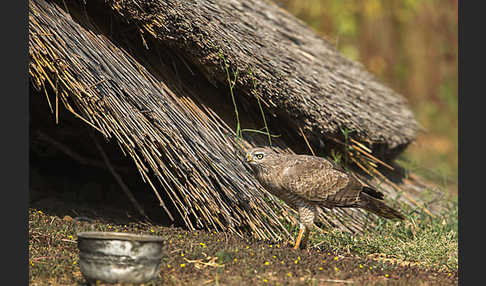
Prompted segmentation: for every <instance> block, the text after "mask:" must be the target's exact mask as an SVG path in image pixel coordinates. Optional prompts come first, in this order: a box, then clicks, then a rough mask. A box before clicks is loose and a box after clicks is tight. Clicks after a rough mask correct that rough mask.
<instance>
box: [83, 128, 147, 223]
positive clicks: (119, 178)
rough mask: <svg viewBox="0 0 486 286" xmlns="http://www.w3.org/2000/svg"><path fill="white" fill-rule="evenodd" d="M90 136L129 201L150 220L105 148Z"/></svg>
mask: <svg viewBox="0 0 486 286" xmlns="http://www.w3.org/2000/svg"><path fill="white" fill-rule="evenodd" d="M89 135H90V136H91V138H92V139H93V141H94V143H95V145H96V147H97V148H98V150H99V151H100V153H101V156H102V157H103V161H105V164H106V166H107V167H108V170H109V171H110V172H111V174H112V175H113V177H115V180H116V181H117V182H118V184H119V185H120V187H121V189H122V190H123V192H124V193H125V194H126V195H127V197H128V199H129V200H130V201H131V202H132V204H133V205H134V206H135V208H136V209H137V210H138V212H139V213H140V214H141V215H142V216H143V217H145V218H146V219H147V220H150V219H149V217H148V216H147V215H146V214H145V211H144V210H143V208H142V207H141V206H140V204H139V203H138V202H137V200H136V199H135V197H134V196H133V194H132V192H131V191H130V189H128V187H127V185H125V183H124V182H123V180H122V178H121V177H120V175H118V173H117V172H116V171H115V169H114V168H113V166H112V165H111V163H110V160H109V159H108V156H107V155H106V153H105V151H103V148H102V147H101V145H100V144H99V143H98V140H96V137H95V136H94V134H93V132H92V131H90V132H89Z"/></svg>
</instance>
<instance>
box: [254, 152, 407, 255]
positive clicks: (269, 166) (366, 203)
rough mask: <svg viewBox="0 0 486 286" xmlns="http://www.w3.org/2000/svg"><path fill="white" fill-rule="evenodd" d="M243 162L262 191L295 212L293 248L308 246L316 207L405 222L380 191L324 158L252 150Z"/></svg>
mask: <svg viewBox="0 0 486 286" xmlns="http://www.w3.org/2000/svg"><path fill="white" fill-rule="evenodd" d="M246 161H247V162H248V163H249V165H250V166H251V168H252V170H253V171H254V173H255V176H256V178H257V180H258V181H259V182H260V184H261V185H262V186H263V187H265V189H267V190H268V191H269V192H270V193H272V194H273V195H275V196H277V197H278V198H280V199H281V200H283V201H284V202H285V203H287V205H289V206H290V207H291V208H293V209H295V210H296V211H297V212H298V214H299V222H300V223H299V234H298V236H297V239H296V242H295V246H294V249H297V248H299V246H301V247H302V248H304V247H305V245H306V244H307V240H308V235H309V232H310V230H311V229H312V227H313V226H314V218H315V217H316V216H317V209H316V208H317V207H325V208H334V207H339V208H362V209H365V210H367V211H370V212H372V213H374V214H377V215H379V216H382V217H385V218H388V219H404V216H403V215H402V214H401V213H400V212H398V211H396V210H394V209H392V208H391V207H389V206H387V205H386V204H385V202H384V200H383V197H384V195H383V194H382V193H381V192H378V191H376V190H374V189H372V188H370V187H368V186H364V185H362V184H361V183H360V182H359V181H358V180H356V179H355V178H354V177H353V176H351V174H350V173H348V172H346V170H344V168H342V167H341V166H340V165H337V164H335V163H333V162H331V161H329V160H327V159H325V158H322V157H317V156H308V155H288V154H278V153H276V152H274V151H273V150H272V149H270V148H252V149H251V150H249V151H248V152H247V154H246ZM304 233H305V236H304V239H302V236H303V235H304ZM301 241H302V245H301Z"/></svg>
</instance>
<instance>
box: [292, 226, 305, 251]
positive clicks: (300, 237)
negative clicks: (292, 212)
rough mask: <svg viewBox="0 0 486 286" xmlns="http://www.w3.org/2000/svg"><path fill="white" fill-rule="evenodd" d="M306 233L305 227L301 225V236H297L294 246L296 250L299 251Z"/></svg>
mask: <svg viewBox="0 0 486 286" xmlns="http://www.w3.org/2000/svg"><path fill="white" fill-rule="evenodd" d="M304 232H305V226H303V225H302V224H300V225H299V235H297V239H296V240H295V245H294V249H298V248H299V246H300V241H301V240H302V235H303V234H304Z"/></svg>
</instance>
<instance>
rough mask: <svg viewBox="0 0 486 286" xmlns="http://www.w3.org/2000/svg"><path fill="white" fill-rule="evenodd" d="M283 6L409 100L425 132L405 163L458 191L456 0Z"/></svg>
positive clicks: (291, 0) (318, 0) (314, 0)
mask: <svg viewBox="0 0 486 286" xmlns="http://www.w3.org/2000/svg"><path fill="white" fill-rule="evenodd" d="M279 2H280V3H281V6H282V7H283V8H285V9H286V10H288V11H289V12H291V13H292V14H294V15H295V16H297V17H298V18H300V19H301V20H303V21H304V22H306V23H307V24H308V25H310V26H311V27H312V28H313V29H314V30H315V31H316V32H317V33H318V34H319V35H321V36H322V37H323V38H325V39H326V40H327V41H329V42H330V43H332V44H333V45H334V46H335V47H336V48H337V49H338V50H339V51H340V52H342V53H343V54H344V55H345V56H347V57H348V58H350V59H352V60H355V61H359V62H361V63H362V64H363V65H364V66H365V67H366V68H367V69H368V70H369V71H370V72H371V73H373V74H375V75H376V77H377V78H379V79H380V80H381V81H382V82H383V83H384V84H386V85H387V86H389V87H391V88H392V89H394V90H395V91H397V92H398V93H400V94H402V95H403V96H405V97H406V98H407V99H408V101H409V103H410V106H411V108H412V110H413V111H414V113H415V115H416V118H417V120H418V121H419V123H420V125H421V126H422V127H423V129H424V130H423V131H421V132H419V135H418V137H417V140H416V141H415V142H414V143H413V144H411V145H410V146H409V147H408V149H407V150H406V151H405V153H404V154H403V155H402V156H401V159H402V160H406V161H407V162H408V163H407V165H408V167H409V168H410V169H411V170H412V171H414V172H416V173H419V174H420V175H422V176H426V177H427V176H428V177H429V178H430V179H433V180H435V181H436V182H438V183H441V184H442V185H443V186H445V187H447V189H448V190H449V192H450V193H453V194H457V176H458V143H457V136H458V129H457V128H458V125H457V123H458V120H457V115H458V113H457V112H458V111H457V109H458V108H457V104H458V1H457V0H422V1H418V0H403V1H398V0H394V1H390V0H381V1H380V0H346V1H342V0H280V1H279Z"/></svg>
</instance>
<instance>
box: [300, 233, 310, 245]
mask: <svg viewBox="0 0 486 286" xmlns="http://www.w3.org/2000/svg"><path fill="white" fill-rule="evenodd" d="M306 229H307V231H306V232H305V234H304V239H302V242H301V243H300V247H301V248H302V249H304V248H306V247H307V242H308V241H309V236H310V229H309V228H306Z"/></svg>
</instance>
